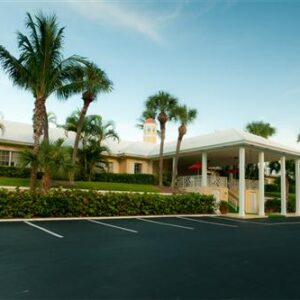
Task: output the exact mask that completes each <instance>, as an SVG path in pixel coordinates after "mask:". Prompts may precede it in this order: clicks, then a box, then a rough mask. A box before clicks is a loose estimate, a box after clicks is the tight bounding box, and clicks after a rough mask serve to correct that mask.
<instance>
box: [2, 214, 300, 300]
mask: <svg viewBox="0 0 300 300" xmlns="http://www.w3.org/2000/svg"><path fill="white" fill-rule="evenodd" d="M299 225H300V220H299V218H288V219H278V220H275V219H272V220H271V219H261V220H260V219H258V220H255V221H252V220H238V219H232V218H226V217H194V216H182V217H168V218H154V217H153V218H146V217H140V218H132V219H109V220H108V219H107V220H97V219H90V220H78V221H39V222H37V221H29V222H17V223H0V266H1V272H0V299H189V298H194V299H195V298H196V299H199V298H205V299H208V298H214V299H216V298H217V299H224V298H252V299H253V298H254V299H258V298H260V299H261V298H264V299H267V298H269V299H271V298H272V299H275V298H277V299H283V298H284V299H289V298H290V299H292V298H294V299H295V298H297V297H298V294H299V293H298V288H297V286H298V277H299V270H300V262H299V260H298V253H299V251H300V237H299V230H300V226H299Z"/></svg>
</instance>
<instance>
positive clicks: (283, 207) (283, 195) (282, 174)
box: [280, 156, 286, 215]
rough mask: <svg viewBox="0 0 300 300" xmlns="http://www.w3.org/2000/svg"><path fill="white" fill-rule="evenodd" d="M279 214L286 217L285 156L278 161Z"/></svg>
mask: <svg viewBox="0 0 300 300" xmlns="http://www.w3.org/2000/svg"><path fill="white" fill-rule="evenodd" d="M280 186H281V189H280V190H281V214H282V215H286V167H285V156H282V157H281V159H280Z"/></svg>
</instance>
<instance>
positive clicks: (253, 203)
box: [250, 192, 257, 213]
mask: <svg viewBox="0 0 300 300" xmlns="http://www.w3.org/2000/svg"><path fill="white" fill-rule="evenodd" d="M250 210H251V213H257V195H256V193H255V192H251V194H250Z"/></svg>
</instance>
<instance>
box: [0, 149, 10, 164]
mask: <svg viewBox="0 0 300 300" xmlns="http://www.w3.org/2000/svg"><path fill="white" fill-rule="evenodd" d="M0 166H9V151H5V150H0Z"/></svg>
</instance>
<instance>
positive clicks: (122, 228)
mask: <svg viewBox="0 0 300 300" xmlns="http://www.w3.org/2000/svg"><path fill="white" fill-rule="evenodd" d="M87 221H89V222H92V223H96V224H100V225H104V226H108V227H112V228H116V229H120V230H124V231H129V232H132V233H138V231H136V230H133V229H128V228H124V227H119V226H115V225H111V224H108V223H103V222H99V221H95V220H87Z"/></svg>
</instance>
